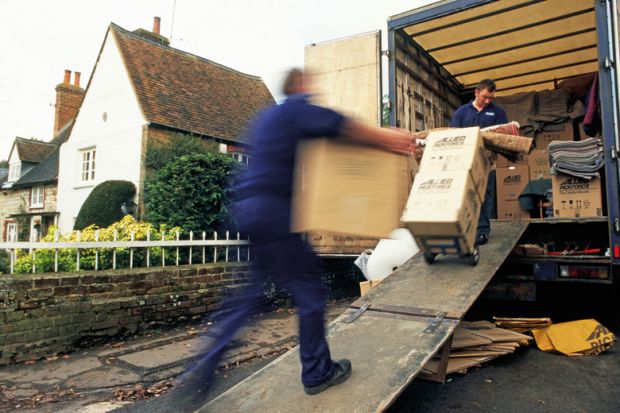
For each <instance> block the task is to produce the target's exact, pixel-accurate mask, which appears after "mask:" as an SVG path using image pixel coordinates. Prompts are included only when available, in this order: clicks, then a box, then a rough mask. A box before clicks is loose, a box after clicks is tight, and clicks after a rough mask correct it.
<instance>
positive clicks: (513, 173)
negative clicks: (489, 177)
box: [496, 165, 530, 219]
mask: <svg viewBox="0 0 620 413" xmlns="http://www.w3.org/2000/svg"><path fill="white" fill-rule="evenodd" d="M496 173H497V218H498V219H522V218H529V216H530V215H529V213H528V212H527V211H526V210H523V209H521V207H520V206H519V195H521V192H522V191H523V188H525V186H526V185H527V183H528V182H529V179H530V177H529V167H528V166H526V165H523V166H512V167H509V168H497V171H496Z"/></svg>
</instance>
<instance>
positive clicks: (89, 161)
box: [79, 148, 97, 183]
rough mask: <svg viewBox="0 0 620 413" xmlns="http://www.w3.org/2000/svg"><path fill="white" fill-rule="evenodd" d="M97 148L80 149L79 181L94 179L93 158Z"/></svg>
mask: <svg viewBox="0 0 620 413" xmlns="http://www.w3.org/2000/svg"><path fill="white" fill-rule="evenodd" d="M96 155H97V148H88V149H82V150H81V151H80V170H79V171H80V172H79V173H80V182H83V183H85V182H92V181H94V180H95V160H96Z"/></svg>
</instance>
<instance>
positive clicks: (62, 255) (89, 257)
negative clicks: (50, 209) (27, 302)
mask: <svg viewBox="0 0 620 413" xmlns="http://www.w3.org/2000/svg"><path fill="white" fill-rule="evenodd" d="M57 231H58V229H57V228H56V227H53V226H52V227H50V229H49V231H48V233H47V235H46V236H45V237H43V238H42V239H41V241H43V242H52V241H54V239H55V236H56V232H57ZM177 231H179V232H180V228H167V227H166V226H160V227H159V228H156V227H155V226H153V225H151V224H149V223H146V222H140V221H136V219H135V218H134V217H132V216H131V215H126V216H125V217H124V218H123V219H121V220H120V221H118V222H115V223H113V224H112V225H110V226H109V227H107V228H98V227H97V226H96V225H90V226H88V227H87V228H85V229H84V230H83V231H79V232H78V231H72V232H71V233H70V234H66V235H62V236H59V237H58V241H62V242H77V241H78V236H79V240H80V241H83V242H88V241H95V240H96V236H97V235H96V234H97V232H98V233H99V241H114V233H115V232H116V240H117V241H130V240H131V234H132V233H133V234H134V240H146V238H147V233H149V232H150V239H151V240H161V239H162V236H163V239H165V240H173V239H176V233H177ZM78 234H79V235H78ZM149 251H150V264H151V265H161V260H162V254H165V259H166V260H168V259H171V258H169V257H170V254H169V253H168V252H167V251H162V248H160V247H152V248H149ZM55 254H56V252H55V251H54V250H38V251H37V252H36V255H33V254H29V253H26V252H24V251H18V253H17V257H18V258H17V260H16V262H15V267H14V271H15V273H31V272H32V266H33V264H34V265H35V270H36V272H53V271H54V266H55ZM145 256H146V251H145V250H144V249H136V250H134V256H133V264H134V267H139V266H145V262H146V259H145ZM112 257H113V253H112V249H111V248H97V249H95V248H89V249H80V269H81V270H92V269H94V268H95V260H97V268H98V269H110V268H112V267H113V264H112V260H113V258H112ZM116 266H117V268H125V267H128V266H129V250H128V248H116ZM76 270H77V250H76V249H74V248H66V249H59V250H58V271H76Z"/></svg>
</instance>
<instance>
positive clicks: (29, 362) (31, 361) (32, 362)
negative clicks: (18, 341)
mask: <svg viewBox="0 0 620 413" xmlns="http://www.w3.org/2000/svg"><path fill="white" fill-rule="evenodd" d="M36 362H37V361H36V360H28V361H26V362H25V363H24V364H34V363H36Z"/></svg>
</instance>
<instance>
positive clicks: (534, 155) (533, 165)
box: [527, 149, 551, 180]
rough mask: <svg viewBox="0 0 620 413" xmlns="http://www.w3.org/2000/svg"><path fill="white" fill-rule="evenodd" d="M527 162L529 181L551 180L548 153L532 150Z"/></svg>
mask: <svg viewBox="0 0 620 413" xmlns="http://www.w3.org/2000/svg"><path fill="white" fill-rule="evenodd" d="M527 160H528V166H529V167H530V180H533V179H540V178H544V179H551V165H549V152H547V150H541V149H534V150H533V151H532V152H531V153H530V154H529V156H528V159H527Z"/></svg>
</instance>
